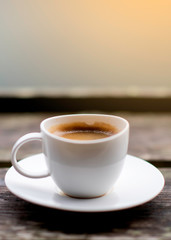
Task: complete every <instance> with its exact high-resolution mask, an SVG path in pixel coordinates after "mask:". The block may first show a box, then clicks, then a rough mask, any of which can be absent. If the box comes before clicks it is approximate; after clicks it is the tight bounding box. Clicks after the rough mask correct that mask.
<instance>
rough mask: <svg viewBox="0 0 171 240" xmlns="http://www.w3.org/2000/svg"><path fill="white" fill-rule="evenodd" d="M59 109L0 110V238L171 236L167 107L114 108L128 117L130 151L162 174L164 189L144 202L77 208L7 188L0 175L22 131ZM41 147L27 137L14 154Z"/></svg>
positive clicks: (169, 118)
mask: <svg viewBox="0 0 171 240" xmlns="http://www.w3.org/2000/svg"><path fill="white" fill-rule="evenodd" d="M57 114H59V113H48V112H47V113H1V114H0V240H5V239H8V240H11V239H16V240H21V239H22V240H27V239H31V240H33V239H34V240H44V239H53V240H54V239H91V240H97V239H99V240H102V239H119V240H128V239H129V240H131V239H142V240H148V239H149V240H156V239H158V240H159V239H160V240H161V239H171V113H126V112H119V113H118V112H114V113H113V114H116V115H120V116H123V117H125V118H126V119H127V120H128V121H129V122H130V127H131V129H130V144H129V154H132V155H135V156H137V157H140V158H143V159H145V160H147V161H149V162H151V163H152V164H154V165H155V166H156V167H158V168H159V170H160V171H161V172H162V173H163V175H164V177H165V180H166V184H165V187H164V189H163V191H162V192H161V193H160V194H159V195H158V196H157V197H156V198H155V199H153V200H152V201H150V202H148V203H146V204H144V205H142V206H138V207H135V208H132V209H129V210H122V211H117V212H106V213H75V212H67V211H61V210H54V209H48V208H45V207H41V206H37V205H34V204H31V203H29V202H26V201H24V200H21V199H19V198H18V197H16V196H14V195H13V194H12V193H10V192H9V191H8V190H7V188H6V186H5V183H4V176H5V174H6V172H7V170H8V168H9V167H10V166H11V164H10V151H11V148H12V145H13V144H14V142H15V141H16V140H17V139H18V138H19V137H20V136H22V135H23V134H25V133H28V132H33V131H39V123H40V122H41V120H43V119H44V118H46V117H50V116H54V115H57ZM40 151H41V146H40V144H39V143H37V144H36V143H35V142H34V144H33V143H28V144H27V145H26V146H25V147H23V148H22V150H21V151H20V153H19V156H18V157H19V158H22V157H25V156H26V154H27V155H30V154H34V153H38V152H40Z"/></svg>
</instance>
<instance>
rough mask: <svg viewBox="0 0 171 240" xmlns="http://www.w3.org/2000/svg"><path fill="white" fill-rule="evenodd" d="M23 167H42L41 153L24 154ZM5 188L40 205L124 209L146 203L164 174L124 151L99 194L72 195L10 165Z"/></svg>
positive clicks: (88, 209)
mask: <svg viewBox="0 0 171 240" xmlns="http://www.w3.org/2000/svg"><path fill="white" fill-rule="evenodd" d="M19 164H21V165H22V166H23V167H25V168H27V169H30V170H32V171H33V170H34V169H35V170H36V169H40V170H41V169H43V168H45V161H44V157H43V154H37V155H34V156H31V157H28V158H25V159H23V160H21V161H20V162H19ZM5 183H6V186H7V188H8V189H9V190H10V191H11V192H12V193H13V194H15V195H16V196H18V197H20V198H22V199H24V200H26V201H29V202H31V203H35V204H38V205H41V206H45V207H50V208H56V209H62V210H69V211H80V212H105V211H116V210H121V209H127V208H131V207H135V206H138V205H141V204H143V203H146V202H148V201H150V200H152V199H153V198H154V197H156V196H157V195H158V194H159V193H160V192H161V190H162V189H163V187H164V183H165V181H164V177H163V175H162V174H161V173H160V171H159V170H158V169H157V168H155V167H154V166H153V165H151V164H149V163H148V162H146V161H144V160H142V159H140V158H137V157H133V156H130V155H127V157H126V163H125V165H124V169H123V171H122V173H121V176H120V177H119V179H118V181H117V183H115V185H114V186H113V189H112V190H111V191H110V192H109V193H108V194H106V195H105V196H103V197H99V198H93V199H75V198H71V197H68V196H66V195H64V194H63V193H62V192H61V191H60V189H59V188H58V187H57V186H56V185H55V184H54V182H53V181H52V179H51V177H46V178H41V179H31V178H27V177H24V176H22V175H20V174H19V173H17V172H16V170H15V169H14V168H13V167H11V168H10V169H9V170H8V172H7V174H6V176H5Z"/></svg>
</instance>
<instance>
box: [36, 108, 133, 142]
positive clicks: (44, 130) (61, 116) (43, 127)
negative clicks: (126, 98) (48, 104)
mask: <svg viewBox="0 0 171 240" xmlns="http://www.w3.org/2000/svg"><path fill="white" fill-rule="evenodd" d="M93 115H94V116H96V117H98V116H101V117H103V116H104V117H112V118H117V119H120V120H121V121H123V122H125V124H126V125H125V127H124V129H122V130H121V131H119V132H118V133H116V134H114V135H112V136H109V137H105V138H101V139H95V140H73V139H67V138H64V137H60V136H57V135H54V134H52V133H50V132H49V131H48V130H47V129H46V128H45V126H44V125H45V123H46V122H47V121H50V120H53V119H58V118H63V117H72V116H93ZM40 129H41V131H42V132H44V133H45V134H46V135H48V136H49V137H51V138H53V139H57V140H60V141H62V142H66V143H72V144H96V143H103V142H108V141H111V140H113V139H115V138H118V137H119V136H120V135H122V134H124V133H125V132H126V131H127V130H128V129H129V122H128V121H127V120H126V119H125V118H123V117H120V116H116V115H110V114H95V113H88V114H64V115H59V116H54V117H49V118H46V119H44V120H43V121H42V122H41V124H40Z"/></svg>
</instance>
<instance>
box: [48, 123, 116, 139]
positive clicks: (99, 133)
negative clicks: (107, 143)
mask: <svg viewBox="0 0 171 240" xmlns="http://www.w3.org/2000/svg"><path fill="white" fill-rule="evenodd" d="M48 131H49V132H50V133H52V134H54V135H56V136H59V137H63V138H67V139H72V140H96V139H101V138H106V137H110V136H112V135H114V134H116V133H118V129H117V128H116V127H114V126H112V125H111V124H107V123H105V122H95V123H93V124H88V123H86V122H73V123H65V124H58V125H54V126H51V127H50V129H48Z"/></svg>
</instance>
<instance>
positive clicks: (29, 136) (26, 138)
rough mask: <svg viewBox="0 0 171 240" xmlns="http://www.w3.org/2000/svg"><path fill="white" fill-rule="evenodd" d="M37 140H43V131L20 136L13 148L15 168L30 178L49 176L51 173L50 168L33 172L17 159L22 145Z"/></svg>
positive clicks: (12, 160)
mask: <svg viewBox="0 0 171 240" xmlns="http://www.w3.org/2000/svg"><path fill="white" fill-rule="evenodd" d="M35 140H38V141H42V135H41V133H28V134H26V135H24V136H22V137H21V138H19V139H18V140H17V142H16V143H15V144H14V146H13V148H12V154H11V163H12V165H13V167H14V168H15V170H16V171H17V172H19V173H20V174H22V175H23V176H25V177H29V178H43V177H47V176H49V175H50V173H49V170H48V169H46V170H44V171H42V172H35V173H33V172H31V171H29V170H26V169H24V168H22V167H21V166H20V165H19V164H18V162H17V159H16V155H17V152H18V150H19V149H20V147H21V146H22V145H23V144H25V143H27V142H30V141H35Z"/></svg>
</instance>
